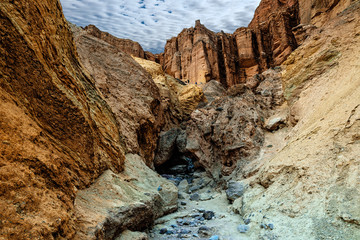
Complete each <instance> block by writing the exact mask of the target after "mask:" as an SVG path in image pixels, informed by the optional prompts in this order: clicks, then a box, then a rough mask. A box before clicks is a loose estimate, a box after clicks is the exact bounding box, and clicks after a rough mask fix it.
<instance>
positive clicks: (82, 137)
mask: <svg viewBox="0 0 360 240" xmlns="http://www.w3.org/2000/svg"><path fill="white" fill-rule="evenodd" d="M0 19H1V20H0V30H1V36H0V38H1V41H0V52H1V54H0V75H1V77H0V78H1V81H0V105H1V107H0V125H1V127H0V149H1V154H0V162H1V163H0V176H1V185H0V192H1V194H0V212H1V216H0V220H1V226H0V228H1V230H0V238H4V239H54V238H57V239H58V238H64V239H71V238H72V237H74V235H75V232H76V230H75V227H74V226H75V225H74V220H75V217H74V215H73V211H74V207H73V202H74V199H75V195H76V193H77V191H78V189H83V188H85V187H87V186H89V185H90V184H91V183H92V182H93V181H94V180H95V179H96V178H97V177H98V176H99V175H100V174H102V173H103V172H104V171H105V170H106V169H110V170H111V171H113V172H115V173H117V172H120V171H121V170H122V169H123V162H124V159H125V155H124V150H123V148H122V140H121V139H120V134H119V128H118V124H117V121H116V119H115V116H114V114H113V113H112V111H111V108H110V107H109V105H108V104H107V103H106V102H105V100H104V99H103V98H102V94H101V93H100V92H99V90H98V89H97V88H96V87H95V85H94V82H93V80H92V78H91V77H90V76H89V75H88V74H87V73H86V72H85V71H84V70H83V69H82V67H81V65H80V63H79V59H78V56H77V53H76V51H75V46H74V44H73V39H72V33H71V31H70V30H69V27H68V25H67V22H66V20H65V18H64V16H63V14H62V11H61V6H60V3H59V1H43V0H41V1H40V0H31V1H15V2H14V1H7V0H5V1H1V3H0ZM104 126H106V127H104Z"/></svg>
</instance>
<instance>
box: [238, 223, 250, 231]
mask: <svg viewBox="0 0 360 240" xmlns="http://www.w3.org/2000/svg"><path fill="white" fill-rule="evenodd" d="M237 229H238V230H239V232H241V233H246V232H247V231H249V229H250V227H249V226H248V225H244V224H240V225H239V226H238V227H237Z"/></svg>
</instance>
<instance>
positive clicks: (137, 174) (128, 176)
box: [75, 154, 178, 239]
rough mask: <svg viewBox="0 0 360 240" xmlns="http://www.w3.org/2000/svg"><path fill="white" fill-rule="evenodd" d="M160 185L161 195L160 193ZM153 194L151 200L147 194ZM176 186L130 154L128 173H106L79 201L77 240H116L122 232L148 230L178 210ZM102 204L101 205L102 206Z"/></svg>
mask: <svg viewBox="0 0 360 240" xmlns="http://www.w3.org/2000/svg"><path fill="white" fill-rule="evenodd" d="M159 184H160V186H161V188H162V189H161V191H158V189H157V188H158V187H159ZM146 192H148V193H150V196H147V195H145V194H144V193H146ZM177 195H178V191H177V188H176V186H175V185H174V184H173V183H171V182H169V181H168V180H166V179H164V178H162V177H160V176H159V175H158V174H157V173H156V172H154V171H153V170H152V169H150V168H149V167H147V166H146V165H145V163H144V161H143V159H142V158H141V157H140V156H138V155H134V154H127V155H126V160H125V169H124V171H123V172H121V173H118V174H115V173H113V172H112V171H111V170H107V171H105V172H104V173H103V174H102V175H101V176H100V178H99V179H97V181H96V182H95V183H93V184H92V185H91V186H90V187H88V188H86V189H83V190H79V191H78V193H77V196H76V199H75V215H76V216H77V219H78V221H77V222H76V224H77V225H76V227H77V229H78V231H77V233H76V234H77V235H76V236H77V237H78V238H79V239H96V236H97V235H98V234H103V235H104V236H105V237H107V238H112V237H115V236H114V235H113V234H115V233H116V232H117V231H121V230H122V229H123V230H125V229H132V228H133V226H134V225H136V229H146V228H148V227H150V225H152V224H153V223H154V221H155V219H157V218H159V217H161V216H163V215H165V214H168V213H171V212H173V211H175V210H176V209H177V207H178V202H177ZM99 202H101V204H98V203H99Z"/></svg>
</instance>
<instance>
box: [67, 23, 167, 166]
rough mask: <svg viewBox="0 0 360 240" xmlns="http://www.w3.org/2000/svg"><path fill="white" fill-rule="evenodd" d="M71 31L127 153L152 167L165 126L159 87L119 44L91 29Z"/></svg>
mask: <svg viewBox="0 0 360 240" xmlns="http://www.w3.org/2000/svg"><path fill="white" fill-rule="evenodd" d="M72 29H73V31H74V35H75V38H74V40H75V43H76V47H77V50H78V53H79V56H80V60H81V62H82V64H83V65H84V67H85V68H86V69H87V70H88V71H89V73H90V74H91V76H92V77H93V78H94V80H95V86H96V87H97V88H99V90H100V91H101V93H102V94H103V96H104V98H105V100H106V102H107V103H108V104H109V106H110V107H111V110H112V111H113V112H114V113H115V116H116V119H117V121H118V123H119V129H120V135H121V138H122V139H123V141H124V143H125V149H126V151H127V153H133V154H139V155H140V156H142V157H143V158H144V159H145V161H146V164H147V165H148V166H152V163H153V159H154V151H155V149H156V145H157V137H158V135H159V132H160V129H161V128H162V127H163V125H164V123H165V122H164V111H163V106H162V104H161V101H162V100H161V96H160V92H159V89H158V87H157V86H156V85H155V83H154V81H153V80H152V78H151V76H150V75H149V74H148V73H147V72H146V71H145V69H144V68H142V67H141V66H140V65H139V64H138V63H137V62H135V61H134V59H133V58H132V57H130V56H129V55H127V54H126V53H124V52H123V51H122V50H121V48H119V45H118V44H117V42H114V41H108V42H110V43H108V42H106V41H103V40H102V39H100V38H98V37H95V36H94V34H92V32H90V33H89V30H88V29H85V30H82V29H81V28H78V27H75V26H73V27H72ZM106 36H108V38H107V39H111V37H112V36H111V35H106ZM112 38H113V39H115V38H114V37H112ZM120 47H121V46H120Z"/></svg>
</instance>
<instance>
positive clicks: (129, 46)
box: [85, 25, 151, 58]
mask: <svg viewBox="0 0 360 240" xmlns="http://www.w3.org/2000/svg"><path fill="white" fill-rule="evenodd" d="M85 31H86V32H87V34H89V35H93V36H94V37H97V38H99V39H101V40H103V41H105V42H107V43H109V44H110V45H113V46H115V47H117V48H118V49H120V50H121V51H123V52H125V53H127V54H129V55H132V56H134V57H140V58H145V57H146V56H149V57H150V58H151V54H149V53H147V54H146V53H145V51H144V50H143V48H142V47H141V45H140V44H139V43H138V42H134V41H132V40H130V39H122V38H117V37H114V36H113V35H111V34H109V33H107V32H103V31H100V30H99V29H98V28H97V27H95V26H94V25H88V26H86V27H85Z"/></svg>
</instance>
